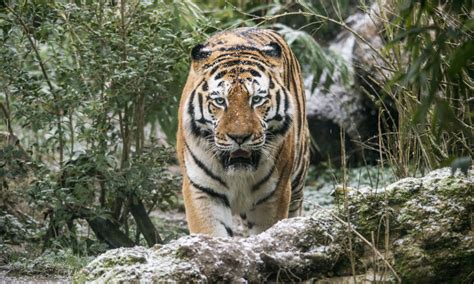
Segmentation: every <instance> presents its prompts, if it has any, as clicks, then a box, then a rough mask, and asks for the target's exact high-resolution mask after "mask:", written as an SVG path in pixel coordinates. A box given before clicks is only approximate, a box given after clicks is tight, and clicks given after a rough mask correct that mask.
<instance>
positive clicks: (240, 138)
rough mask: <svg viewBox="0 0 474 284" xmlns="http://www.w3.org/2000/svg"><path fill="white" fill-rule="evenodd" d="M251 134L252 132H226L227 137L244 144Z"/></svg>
mask: <svg viewBox="0 0 474 284" xmlns="http://www.w3.org/2000/svg"><path fill="white" fill-rule="evenodd" d="M251 136H252V134H227V137H229V138H230V139H232V140H234V141H235V142H236V143H237V144H239V145H242V144H244V143H245V142H246V141H247V140H249V138H250V137H251Z"/></svg>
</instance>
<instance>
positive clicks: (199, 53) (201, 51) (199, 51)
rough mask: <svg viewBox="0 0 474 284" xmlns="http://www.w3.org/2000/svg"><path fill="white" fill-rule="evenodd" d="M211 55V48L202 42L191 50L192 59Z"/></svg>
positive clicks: (195, 59) (197, 59)
mask: <svg viewBox="0 0 474 284" xmlns="http://www.w3.org/2000/svg"><path fill="white" fill-rule="evenodd" d="M209 55H211V50H210V49H209V48H207V47H206V46H204V45H202V44H198V45H196V46H195V47H193V49H192V50H191V58H192V59H193V61H199V60H202V59H206V58H208V57H209Z"/></svg>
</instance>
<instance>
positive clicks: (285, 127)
mask: <svg viewBox="0 0 474 284" xmlns="http://www.w3.org/2000/svg"><path fill="white" fill-rule="evenodd" d="M291 123H292V120H291V117H289V116H286V117H285V119H284V120H283V123H282V126H280V127H279V128H277V129H273V130H271V131H268V132H270V133H271V134H273V135H274V136H278V135H285V134H286V132H288V130H289V129H290V126H291ZM269 138H270V137H269Z"/></svg>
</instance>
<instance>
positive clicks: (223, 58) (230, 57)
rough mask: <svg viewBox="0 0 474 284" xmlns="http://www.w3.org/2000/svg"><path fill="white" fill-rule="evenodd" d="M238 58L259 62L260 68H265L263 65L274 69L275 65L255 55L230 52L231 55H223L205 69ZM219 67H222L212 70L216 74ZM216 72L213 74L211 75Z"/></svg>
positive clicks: (205, 66)
mask: <svg viewBox="0 0 474 284" xmlns="http://www.w3.org/2000/svg"><path fill="white" fill-rule="evenodd" d="M236 57H238V58H240V59H245V60H249V59H250V60H255V61H257V62H258V65H257V66H258V68H263V65H265V66H267V67H274V66H273V65H271V64H269V62H267V61H264V60H263V58H259V57H256V56H255V53H250V52H239V53H238V54H236V53H235V52H229V53H222V54H221V55H219V56H217V57H216V59H215V60H214V61H213V62H212V63H208V64H205V65H204V68H205V69H209V68H211V67H214V65H216V64H219V63H220V62H223V61H226V60H234V59H235V58H236ZM261 64H263V65H261ZM218 67H220V65H217V66H215V67H214V68H213V69H212V70H213V71H214V72H215V70H216V68H218ZM262 71H263V70H262ZM214 72H211V74H212V73H214Z"/></svg>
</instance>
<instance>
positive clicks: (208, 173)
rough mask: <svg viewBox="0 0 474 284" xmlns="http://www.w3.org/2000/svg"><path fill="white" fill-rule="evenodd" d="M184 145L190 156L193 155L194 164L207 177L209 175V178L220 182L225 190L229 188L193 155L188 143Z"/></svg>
mask: <svg viewBox="0 0 474 284" xmlns="http://www.w3.org/2000/svg"><path fill="white" fill-rule="evenodd" d="M184 145H186V149H187V150H188V152H189V154H191V157H192V158H193V161H194V163H196V165H197V166H198V167H199V168H200V169H201V170H203V171H204V173H206V175H208V176H209V177H211V178H212V179H213V180H215V181H217V182H219V183H220V184H221V185H222V186H224V187H225V188H227V184H226V183H225V182H224V181H223V180H222V179H221V178H220V177H218V176H216V175H215V174H214V173H212V171H211V170H210V169H209V168H208V167H206V165H204V164H203V163H202V162H201V161H200V160H199V159H198V158H197V157H196V156H195V155H194V153H193V151H191V148H189V146H188V143H185V144H184Z"/></svg>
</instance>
